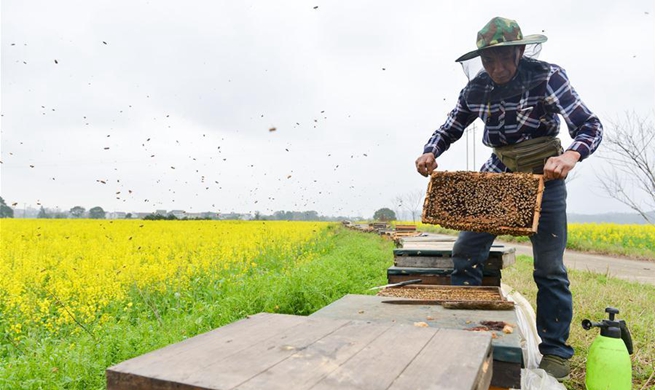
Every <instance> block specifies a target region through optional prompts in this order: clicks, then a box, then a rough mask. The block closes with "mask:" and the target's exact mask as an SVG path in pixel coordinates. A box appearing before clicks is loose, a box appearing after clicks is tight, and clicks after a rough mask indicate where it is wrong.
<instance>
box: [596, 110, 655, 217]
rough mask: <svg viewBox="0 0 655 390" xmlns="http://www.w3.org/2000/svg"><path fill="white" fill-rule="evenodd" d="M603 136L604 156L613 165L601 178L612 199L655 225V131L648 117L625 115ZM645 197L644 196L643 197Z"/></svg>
mask: <svg viewBox="0 0 655 390" xmlns="http://www.w3.org/2000/svg"><path fill="white" fill-rule="evenodd" d="M608 123H609V126H606V131H605V133H604V137H603V144H602V147H603V148H602V150H604V151H605V152H604V153H603V152H601V154H600V155H601V157H602V158H604V159H605V160H607V161H608V162H609V163H610V164H611V168H609V169H605V170H604V171H603V173H604V176H603V177H600V176H597V177H598V180H599V182H600V183H601V186H602V188H603V189H604V190H605V192H606V193H607V194H608V195H609V196H611V197H612V198H614V199H616V200H618V201H619V202H621V203H623V204H625V205H627V206H628V207H630V208H631V209H632V210H634V211H636V212H637V213H639V214H640V215H641V216H642V217H643V218H644V219H645V220H646V221H647V222H649V223H655V220H654V219H653V215H652V214H650V213H649V212H650V211H653V210H655V128H654V127H653V122H652V121H650V120H649V117H648V116H646V117H641V116H639V115H637V114H635V113H634V112H633V113H629V112H626V114H625V116H624V117H622V118H619V119H616V120H612V121H609V122H608ZM643 195H645V196H643Z"/></svg>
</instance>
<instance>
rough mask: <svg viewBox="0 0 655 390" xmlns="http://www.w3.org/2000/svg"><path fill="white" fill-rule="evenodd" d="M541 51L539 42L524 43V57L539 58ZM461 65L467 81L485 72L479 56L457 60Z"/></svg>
mask: <svg viewBox="0 0 655 390" xmlns="http://www.w3.org/2000/svg"><path fill="white" fill-rule="evenodd" d="M540 53H541V43H535V44H530V45H525V51H524V52H523V57H524V58H530V59H533V60H536V59H538V58H539V54H540ZM459 63H460V65H462V70H463V71H464V75H466V78H468V80H469V81H471V80H473V79H474V78H475V77H476V76H478V75H479V74H480V73H481V72H484V73H486V72H485V70H484V67H483V66H482V60H481V59H480V56H477V57H474V58H471V59H469V60H464V61H460V62H459Z"/></svg>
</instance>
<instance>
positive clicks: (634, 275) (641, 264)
mask: <svg viewBox="0 0 655 390" xmlns="http://www.w3.org/2000/svg"><path fill="white" fill-rule="evenodd" d="M423 234H425V235H429V236H434V237H435V238H438V239H440V240H455V237H453V236H448V235H443V234H434V233H423ZM495 243H497V244H503V245H505V246H511V247H514V248H516V254H517V255H527V256H530V257H532V245H530V244H527V245H526V244H520V243H516V242H503V241H496V242H495ZM564 264H565V265H566V267H567V268H569V269H576V270H582V271H591V272H597V273H602V274H607V275H609V276H613V277H617V278H620V279H625V280H629V281H633V282H640V283H649V284H653V285H655V262H649V261H639V260H631V259H626V258H622V257H615V256H604V255H595V254H589V253H584V252H576V251H572V250H568V249H567V250H566V252H565V253H564Z"/></svg>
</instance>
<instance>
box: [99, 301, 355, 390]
mask: <svg viewBox="0 0 655 390" xmlns="http://www.w3.org/2000/svg"><path fill="white" fill-rule="evenodd" d="M274 317H296V316H286V315H271V314H266V313H261V314H257V315H255V316H252V317H250V318H249V319H245V320H241V321H238V322H236V323H234V324H232V326H231V328H232V329H231V331H229V332H228V336H227V337H226V335H225V334H223V331H222V330H223V329H224V328H219V329H216V330H215V331H213V332H214V333H213V334H212V335H210V336H206V337H202V338H200V339H198V340H196V339H195V338H192V339H189V340H187V342H185V343H184V345H182V346H180V345H177V344H173V345H172V346H170V347H165V348H163V349H162V350H159V351H155V352H153V353H150V354H147V355H144V356H141V357H138V358H135V359H132V360H128V361H127V362H124V363H121V364H118V365H116V366H114V367H110V368H109V369H108V370H107V381H108V386H107V388H108V390H111V389H112V388H113V387H110V384H112V386H113V383H118V382H114V379H117V377H120V383H122V385H121V386H122V387H116V389H121V390H123V389H138V387H130V386H129V383H130V382H129V380H127V379H129V377H130V376H132V375H136V376H141V377H147V378H153V379H159V380H165V381H168V382H180V381H181V380H184V381H186V383H188V384H189V385H192V386H196V387H188V388H189V389H195V388H197V387H199V388H207V389H221V388H232V387H235V386H237V385H238V384H240V383H243V382H245V381H246V380H248V379H250V378H251V377H253V376H254V375H256V374H257V373H259V372H261V371H262V370H263V369H265V368H267V367H269V366H270V365H273V364H274V363H277V362H279V361H280V360H282V359H284V358H286V357H288V356H290V355H293V354H294V353H295V352H296V351H297V350H299V349H303V348H306V347H307V346H308V345H309V344H311V343H312V342H314V341H315V340H316V339H317V338H320V337H323V336H325V335H327V334H329V333H331V332H333V331H334V330H335V329H337V328H339V327H341V326H344V325H345V324H346V323H348V321H347V320H337V321H334V322H323V321H316V322H315V323H314V322H312V323H311V326H307V321H306V320H304V321H303V320H302V318H303V317H299V318H295V319H294V320H292V321H291V322H289V321H288V318H282V320H281V321H278V318H274ZM294 321H295V323H294ZM249 322H253V323H255V324H256V325H255V326H250V325H251V324H249ZM287 324H288V325H291V326H287ZM301 325H302V326H301ZM235 328H236V332H234V329H235ZM210 333H211V332H210ZM233 343H234V346H233V345H232V344H233ZM197 344H206V347H198V346H197ZM170 350H174V351H173V353H171V351H170ZM161 356H165V358H162V357H161ZM197 356H202V357H203V359H202V361H198V359H197ZM237 356H238V359H237V358H235V357H237ZM244 361H245V362H248V364H244ZM171 388H172V387H171ZM175 389H186V387H175Z"/></svg>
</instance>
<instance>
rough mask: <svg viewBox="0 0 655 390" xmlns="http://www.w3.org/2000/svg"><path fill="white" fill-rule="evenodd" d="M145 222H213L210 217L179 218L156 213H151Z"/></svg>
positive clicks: (145, 218)
mask: <svg viewBox="0 0 655 390" xmlns="http://www.w3.org/2000/svg"><path fill="white" fill-rule="evenodd" d="M143 219H144V220H146V221H211V220H212V218H210V217H191V218H189V217H184V218H178V217H176V216H175V215H173V214H168V215H162V214H156V213H151V214H148V215H146V216H145V217H143Z"/></svg>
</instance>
